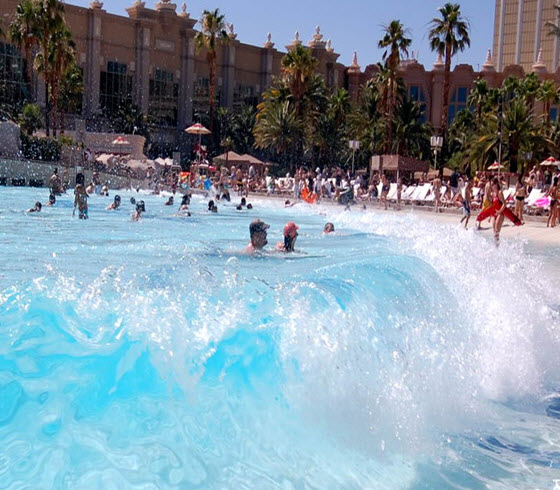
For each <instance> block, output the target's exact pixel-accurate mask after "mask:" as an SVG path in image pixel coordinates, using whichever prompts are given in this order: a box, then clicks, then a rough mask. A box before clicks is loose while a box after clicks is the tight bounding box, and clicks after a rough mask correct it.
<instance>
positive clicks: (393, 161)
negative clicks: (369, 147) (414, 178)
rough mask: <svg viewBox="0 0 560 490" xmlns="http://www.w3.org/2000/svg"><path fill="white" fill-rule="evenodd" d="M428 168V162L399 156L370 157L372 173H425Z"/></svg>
mask: <svg viewBox="0 0 560 490" xmlns="http://www.w3.org/2000/svg"><path fill="white" fill-rule="evenodd" d="M429 168H430V165H429V164H428V162H424V161H422V160H416V159H415V158H409V157H403V156H401V155H374V156H372V157H371V170H372V172H379V170H380V169H383V171H384V172H427V171H428V170H429Z"/></svg>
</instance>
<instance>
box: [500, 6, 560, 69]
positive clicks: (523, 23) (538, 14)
mask: <svg viewBox="0 0 560 490" xmlns="http://www.w3.org/2000/svg"><path fill="white" fill-rule="evenodd" d="M558 1H559V0H496V14H495V20H494V62H495V63H496V68H497V69H498V71H502V70H503V69H504V68H505V67H506V66H508V65H521V66H523V68H524V69H525V71H530V70H531V68H532V67H533V65H534V64H535V62H536V61H537V58H538V57H539V52H540V51H542V60H541V61H542V62H544V64H545V65H546V67H547V69H548V70H549V71H556V69H557V68H558V57H559V55H560V51H559V49H560V40H559V38H558V37H557V36H552V35H550V28H549V27H547V25H546V23H547V22H553V23H554V24H557V25H558V24H559V23H560V16H559V12H558V10H557V9H555V8H554V6H555V5H558Z"/></svg>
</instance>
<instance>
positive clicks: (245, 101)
mask: <svg viewBox="0 0 560 490" xmlns="http://www.w3.org/2000/svg"><path fill="white" fill-rule="evenodd" d="M258 103H259V101H258V98H257V97H256V96H255V88H254V87H252V86H250V85H242V84H240V83H238V84H236V85H235V90H234V92H233V105H234V107H239V106H241V105H249V106H253V107H256V106H257V104H258Z"/></svg>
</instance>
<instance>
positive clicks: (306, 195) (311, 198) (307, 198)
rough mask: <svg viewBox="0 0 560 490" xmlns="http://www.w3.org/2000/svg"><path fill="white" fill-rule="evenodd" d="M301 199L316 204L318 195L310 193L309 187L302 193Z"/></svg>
mask: <svg viewBox="0 0 560 490" xmlns="http://www.w3.org/2000/svg"><path fill="white" fill-rule="evenodd" d="M301 198H302V199H303V200H304V201H305V202H308V203H309V204H315V203H316V202H317V194H315V193H314V192H309V189H308V188H307V187H305V188H304V189H303V190H302V191H301Z"/></svg>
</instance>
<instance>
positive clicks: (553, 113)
mask: <svg viewBox="0 0 560 490" xmlns="http://www.w3.org/2000/svg"><path fill="white" fill-rule="evenodd" d="M559 115H560V106H557V105H554V106H552V107H551V108H550V120H551V121H558V116H559Z"/></svg>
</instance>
